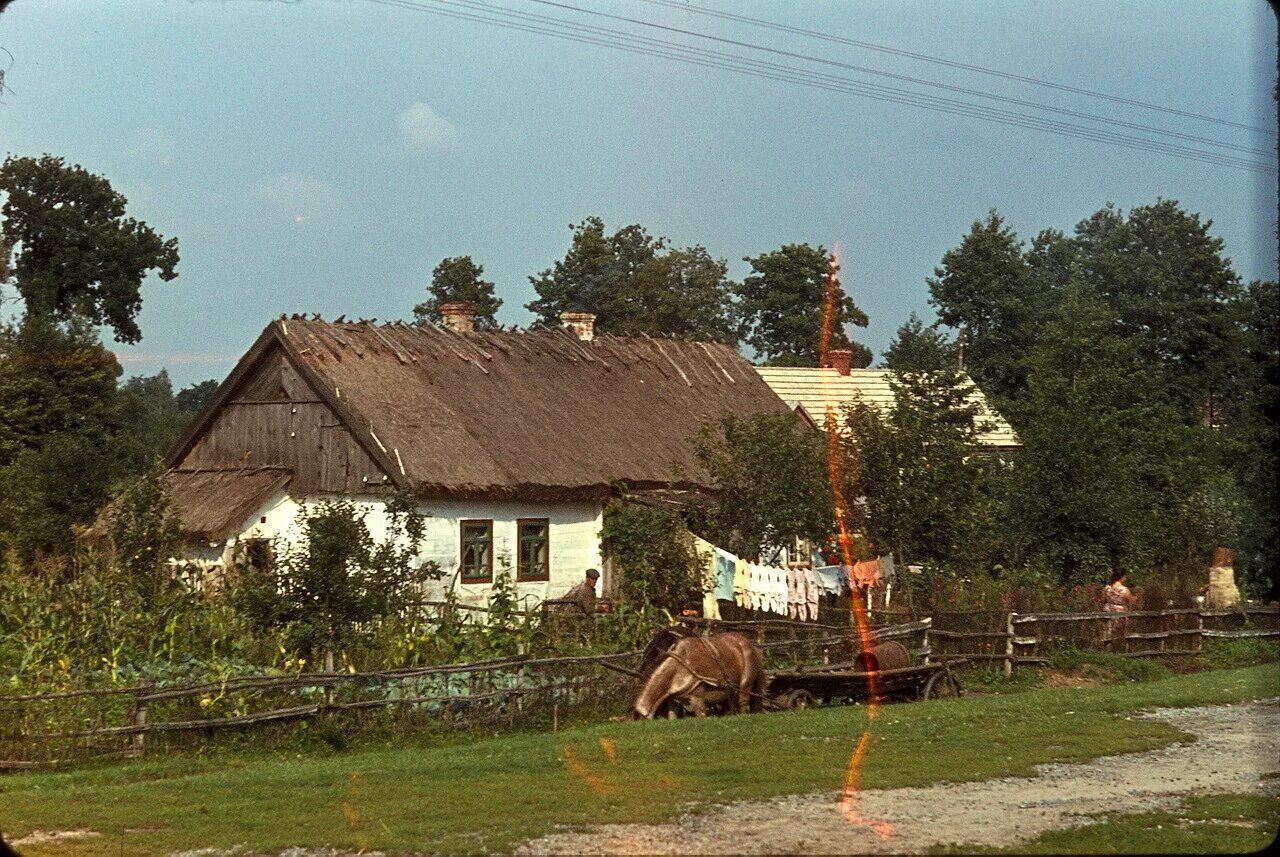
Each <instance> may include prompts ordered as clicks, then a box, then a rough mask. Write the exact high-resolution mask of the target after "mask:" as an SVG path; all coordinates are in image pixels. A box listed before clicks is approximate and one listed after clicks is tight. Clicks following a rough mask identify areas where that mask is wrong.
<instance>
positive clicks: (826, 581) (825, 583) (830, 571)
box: [813, 565, 849, 595]
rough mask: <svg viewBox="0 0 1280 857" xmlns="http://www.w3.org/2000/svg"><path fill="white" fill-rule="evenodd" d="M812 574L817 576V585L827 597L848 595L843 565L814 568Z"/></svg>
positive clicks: (847, 582)
mask: <svg viewBox="0 0 1280 857" xmlns="http://www.w3.org/2000/svg"><path fill="white" fill-rule="evenodd" d="M813 573H814V574H815V575H817V576H818V585H819V586H820V587H822V591H823V592H824V593H826V594H827V595H848V594H849V578H848V576H847V575H846V574H845V573H844V566H843V565H824V566H822V567H821V568H815V569H814V570H813Z"/></svg>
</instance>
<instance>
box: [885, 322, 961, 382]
mask: <svg viewBox="0 0 1280 857" xmlns="http://www.w3.org/2000/svg"><path fill="white" fill-rule="evenodd" d="M956 352H957V349H956V345H955V343H954V342H951V341H949V340H948V339H947V337H946V335H945V334H943V333H942V332H941V331H940V330H939V329H938V325H937V323H936V322H935V323H934V324H931V325H929V326H928V327H925V326H924V322H922V321H921V320H920V317H919V316H917V315H916V314H915V313H914V312H913V313H911V316H910V317H909V318H908V319H907V322H906V324H904V325H902V326H901V327H899V328H898V333H897V335H896V336H895V337H894V339H893V341H892V342H890V343H889V348H888V349H887V350H886V351H885V353H884V365H885V367H886V368H889V369H892V370H894V371H895V372H940V371H944V370H950V369H954V368H956V366H957V362H958V361H957V353H956Z"/></svg>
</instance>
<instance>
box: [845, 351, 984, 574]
mask: <svg viewBox="0 0 1280 857" xmlns="http://www.w3.org/2000/svg"><path fill="white" fill-rule="evenodd" d="M890 387H891V388H892V389H893V394H894V405H893V408H892V409H891V410H890V411H889V412H888V413H882V412H881V411H880V410H878V409H877V407H876V406H874V405H870V404H867V403H862V402H859V403H857V404H856V405H854V407H853V408H851V409H850V411H849V412H848V414H847V419H848V425H849V440H848V443H847V446H846V448H847V456H848V462H849V464H848V466H847V467H846V479H847V481H848V483H849V484H848V486H847V487H846V490H845V494H846V496H849V497H861V498H863V499H862V502H861V506H862V509H863V511H864V513H865V521H864V525H865V527H866V532H867V534H868V536H870V538H871V540H872V541H873V542H875V543H876V544H877V545H878V546H879V547H880V549H881V550H883V549H885V548H888V549H890V550H892V552H893V554H894V555H895V556H897V557H899V558H900V559H901V560H903V561H905V562H912V563H935V564H944V565H948V564H949V565H952V566H954V567H962V568H970V567H973V566H974V565H977V564H984V563H987V562H989V560H990V556H989V554H990V552H991V547H990V531H991V518H992V515H993V507H994V501H993V499H992V489H993V486H994V485H995V484H996V480H997V478H998V477H999V475H1000V472H1001V469H1002V464H1001V462H1000V460H999V459H998V458H995V457H992V456H984V455H981V454H980V449H979V446H978V443H977V437H978V431H979V428H980V425H979V424H978V421H977V416H978V413H977V407H976V405H974V404H972V402H971V401H970V399H969V396H970V392H971V389H972V387H971V385H970V384H969V383H968V382H967V381H966V379H965V378H964V377H963V376H962V375H961V374H960V373H959V372H958V371H956V370H955V369H954V368H952V369H944V370H939V371H932V372H916V371H911V372H907V371H895V372H894V373H893V376H892V379H891V380H890Z"/></svg>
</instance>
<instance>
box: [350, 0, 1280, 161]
mask: <svg viewBox="0 0 1280 857" xmlns="http://www.w3.org/2000/svg"><path fill="white" fill-rule="evenodd" d="M371 2H374V3H379V4H380V5H385V6H395V7H399V8H404V9H412V10H415V11H422V12H428V13H430V14H437V15H441V16H444V17H448V18H455V19H459V20H466V21H474V22H479V23H485V24H491V25H494V26H498V27H502V28H505V29H511V30H518V31H524V32H531V33H538V34H542V35H548V36H552V37H553V38H559V39H563V40H567V41H573V42H579V43H585V44H592V45H598V46H602V47H608V48H612V49H615V50H623V51H627V52H630V53H637V54H642V55H647V56H657V57H660V58H664V59H672V60H676V61H677V62H683V63H687V64H692V65H697V66H703V67H708V68H718V69H724V70H729V71H735V72H738V73H741V74H748V75H752V76H755V77H761V78H766V79H771V80H777V81H782V82H789V83H798V84H801V85H804V86H810V87H815V88H818V89H824V90H828V91H835V92H843V93H847V94H854V95H861V96H863V97H867V98H871V99H875V100H879V101H888V102H892V103H897V104H905V105H910V106H916V107H922V108H924V109H928V110H935V111H940V112H944V113H951V114H955V115H961V116H968V117H972V118H979V119H985V120H987V121H992V122H996V123H998V124H1003V125H1007V126H1013V127H1022V128H1030V129H1033V130H1042V131H1048V132H1050V133H1056V134H1060V135H1063V136H1070V137H1076V138H1080V139H1086V140H1092V141H1095V142H1103V143H1111V144H1115V145H1121V146H1126V147H1128V148H1133V149H1138V150H1140V151H1148V152H1155V153H1159V154H1165V155H1172V156H1175V157H1182V158H1188V159H1191V160H1198V161H1203V162H1206V163H1212V164H1216V165H1219V166H1229V167H1237V168H1244V169H1250V170H1257V171H1263V172H1274V171H1275V170H1274V168H1273V167H1271V166H1270V165H1268V164H1260V163H1257V162H1253V161H1247V160H1244V159H1241V158H1237V157H1235V156H1232V155H1226V154H1221V153H1217V152H1208V151H1204V150H1200V149H1193V148H1189V147H1184V146H1178V145H1174V144H1169V143H1162V142H1160V141H1157V140H1148V139H1145V138H1141V137H1130V136H1127V135H1123V134H1117V133H1115V132H1111V131H1107V130H1105V129H1099V128H1089V127H1086V126H1075V125H1070V124H1068V123H1063V122H1057V121H1055V120H1050V119H1045V118H1042V117H1037V116H1027V115H1025V114H1019V113H1013V112H1010V111H1005V110H1000V109H998V108H992V107H985V106H983V105H975V104H969V103H966V102H963V101H956V100H954V99H947V98H942V97H939V96H932V95H927V94H924V93H915V92H911V91H910V90H901V89H895V88H893V87H884V86H881V85H878V84H870V83H864V82H859V81H854V80H850V79H848V78H840V77H837V76H833V75H827V74H823V73H819V72H814V71H810V70H804V69H796V68H792V67H788V66H785V65H780V64H777V63H769V62H765V61H761V60H755V59H750V58H746V57H739V56H735V55H733V54H726V53H723V52H719V51H708V50H705V49H701V48H694V47H692V46H689V45H682V44H679V43H674V42H666V41H663V40H660V39H650V38H646V37H643V36H636V35H634V34H629V33H623V32H621V31H617V30H609V29H607V28H599V27H591V26H589V25H584V24H578V23H575V22H571V21H565V20H563V19H559V18H549V17H547V16H540V15H534V14H532V13H524V12H517V11H515V10H510V9H505V8H503V7H497V6H493V5H490V4H487V3H477V2H465V0H428V2H430V3H434V4H435V5H434V6H429V5H427V3H424V2H415V0H371ZM440 5H448V6H455V7H458V6H461V7H464V8H468V9H471V10H473V11H472V12H464V11H460V10H458V9H445V8H439V6H440ZM477 13H483V14H477ZM495 15H497V16H505V17H494V16H495Z"/></svg>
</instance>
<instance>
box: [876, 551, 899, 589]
mask: <svg viewBox="0 0 1280 857" xmlns="http://www.w3.org/2000/svg"><path fill="white" fill-rule="evenodd" d="M897 576H898V571H897V569H896V568H894V566H893V554H891V553H887V554H885V555H884V556H882V557H880V581H881V582H882V583H886V584H888V583H892V582H893V581H894V580H895V579H897Z"/></svg>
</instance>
